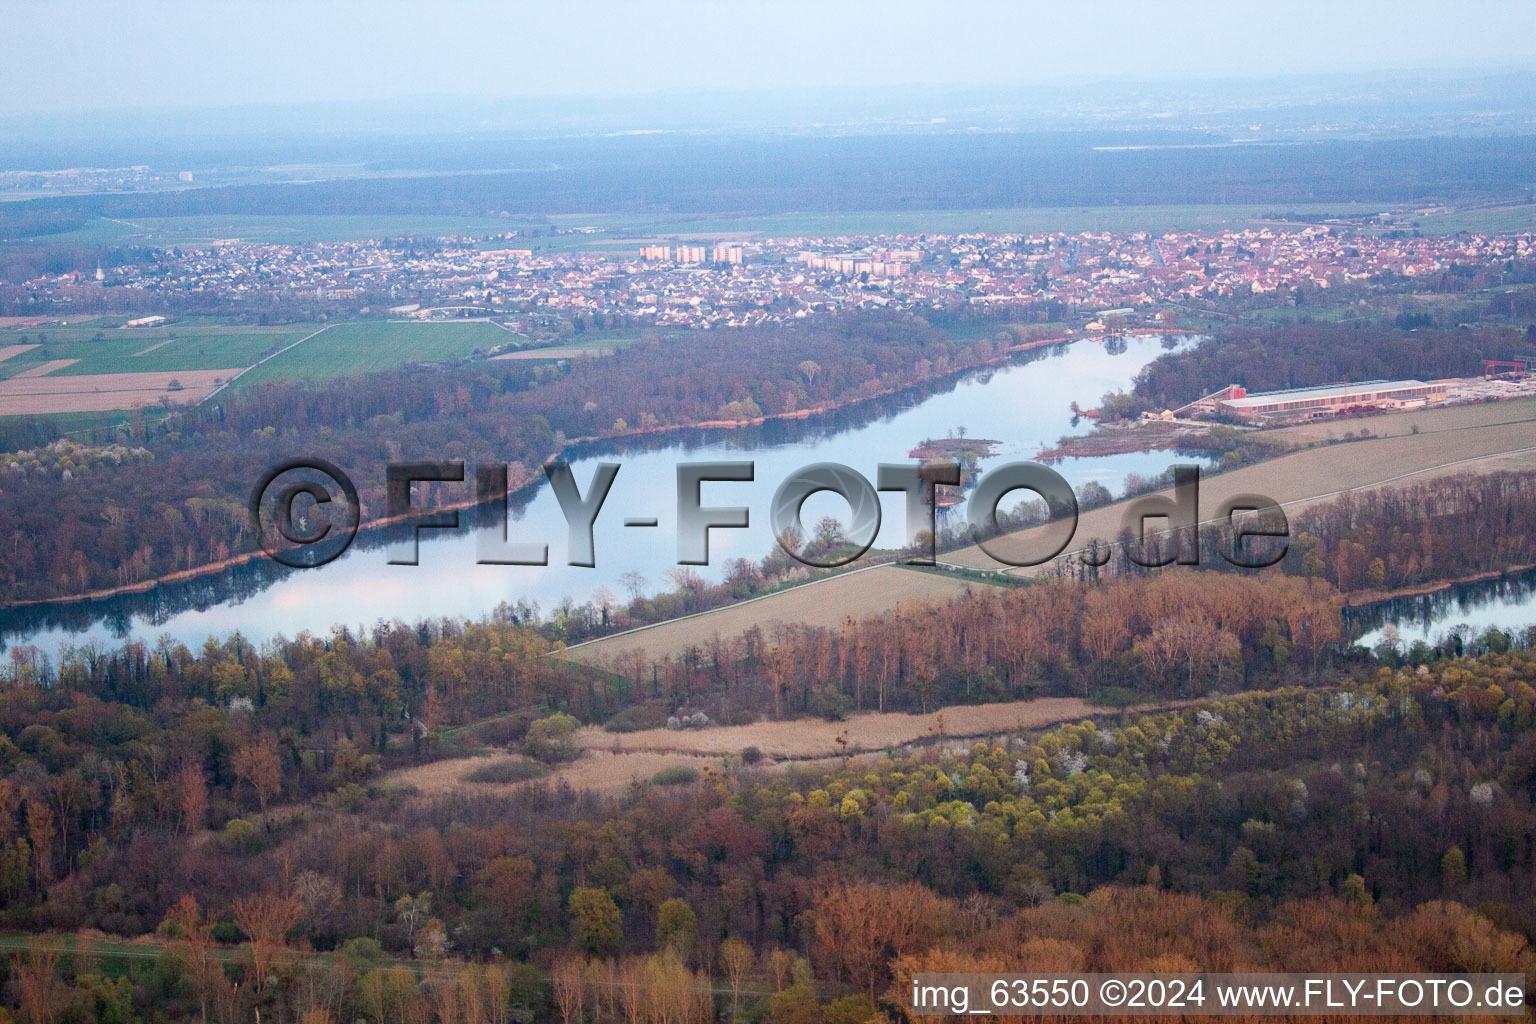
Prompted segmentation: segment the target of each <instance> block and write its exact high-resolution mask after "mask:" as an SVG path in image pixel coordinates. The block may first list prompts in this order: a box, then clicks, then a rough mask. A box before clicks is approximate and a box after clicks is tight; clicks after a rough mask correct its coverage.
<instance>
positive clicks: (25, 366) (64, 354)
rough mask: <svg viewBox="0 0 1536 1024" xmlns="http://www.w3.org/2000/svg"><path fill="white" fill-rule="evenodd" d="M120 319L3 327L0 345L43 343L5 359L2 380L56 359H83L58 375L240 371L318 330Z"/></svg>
mask: <svg viewBox="0 0 1536 1024" xmlns="http://www.w3.org/2000/svg"><path fill="white" fill-rule="evenodd" d="M120 322H121V318H102V319H100V320H98V321H95V322H92V323H90V324H86V325H84V326H81V325H78V324H75V325H71V326H69V327H43V328H34V329H29V330H19V331H17V330H7V331H0V345H17V344H22V343H27V344H37V343H41V344H39V347H37V348H34V349H31V350H30V351H27V352H23V353H21V354H20V355H17V356H12V357H11V358H10V359H6V360H3V361H0V380H4V379H7V378H9V377H13V376H15V375H16V374H18V373H21V372H22V371H24V370H29V369H31V368H32V367H35V366H37V365H39V364H41V363H46V362H50V361H52V360H56V359H78V360H79V362H77V363H75V364H74V365H72V366H66V367H64V368H63V369H60V370H55V371H54V374H53V375H55V376H79V375H82V374H91V373H143V372H155V371H175V370H223V369H234V368H238V367H245V366H250V365H251V364H252V363H254V362H256V361H257V360H258V359H260V358H261V357H262V356H264V355H266V354H267V353H268V352H273V351H276V350H277V349H280V348H282V347H283V346H284V345H287V344H290V343H291V342H294V341H297V340H298V339H299V338H302V337H303V336H304V335H305V334H307V333H309V331H310V330H313V328H306V327H304V326H303V325H299V326H285V327H231V326H222V325H216V324H210V323H205V322H187V323H178V324H172V325H169V326H167V327H157V328H145V329H141V328H123V327H117V326H113V325H114V324H116V323H120ZM151 348H152V349H153V350H152V351H147V352H146V351H145V349H151ZM141 353H142V354H141Z"/></svg>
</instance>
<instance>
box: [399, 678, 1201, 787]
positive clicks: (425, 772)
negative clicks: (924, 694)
mask: <svg viewBox="0 0 1536 1024" xmlns="http://www.w3.org/2000/svg"><path fill="white" fill-rule="evenodd" d="M1188 703H1191V702H1189V701H1179V702H1175V703H1172V704H1165V705H1157V707H1177V706H1182V705H1184V704H1188ZM1149 709H1150V706H1149V707H1148V708H1135V709H1130V710H1149ZM1120 713H1121V712H1120V710H1119V709H1108V708H1102V707H1097V706H1095V705H1092V704H1089V703H1087V702H1086V701H1083V700H1079V699H1078V698H1076V697H1042V698H1039V699H1037V700H1021V701H1010V702H1007V703H999V704H964V705H955V706H952V707H946V708H941V709H939V710H938V711H934V712H930V713H929V714H926V715H908V714H903V713H901V712H886V713H879V712H867V713H864V714H858V715H850V716H848V718H847V719H846V720H845V721H842V722H829V721H826V720H824V719H815V718H806V719H793V720H791V721H784V722H756V723H754V724H752V725H731V726H720V727H716V728H711V729H699V730H686V731H681V732H675V731H672V730H670V729H648V730H644V731H641V732H632V733H611V732H605V731H604V730H603V729H601V728H599V727H597V726H586V727H584V728H583V729H581V730H580V731H579V732H578V733H577V740H578V742H579V743H580V745H581V748H582V750H583V756H582V757H581V758H580V759H579V760H577V761H574V762H572V763H570V764H567V765H563V766H562V767H560V768H559V769H557V770H556V771H554V772H552V773H550V774H549V775H546V776H544V777H543V778H541V779H540V780H538V781H540V782H544V783H549V784H558V783H560V782H565V783H567V784H569V785H570V786H572V787H573V788H575V789H589V790H593V791H596V792H607V793H616V792H622V791H623V790H625V789H627V788H628V787H629V785H630V784H631V783H633V782H640V781H644V780H646V779H649V778H651V777H652V776H654V775H655V774H656V773H657V772H659V771H661V770H662V769H663V768H672V767H677V766H691V767H698V768H702V767H705V766H706V765H707V764H708V763H709V762H710V760H713V759H716V758H720V757H724V756H726V755H731V756H739V755H740V754H741V752H742V751H743V750H745V749H746V748H747V747H756V748H757V749H758V750H760V751H762V752H763V754H764V756H765V757H767V758H769V759H771V760H773V761H778V762H780V763H781V764H789V763H794V762H806V761H812V762H814V761H817V760H820V759H823V758H838V757H842V756H846V755H857V754H859V753H863V752H875V751H883V750H884V749H885V748H887V747H901V746H905V745H907V744H910V743H917V742H921V741H926V740H937V739H954V740H963V739H971V738H975V737H980V736H993V735H997V734H999V733H1008V732H1017V731H1019V730H1024V729H1040V728H1044V727H1046V726H1050V725H1058V724H1060V723H1062V722H1077V721H1081V720H1082V719H1085V718H1094V717H1104V716H1114V715H1118V714H1120ZM516 759H517V757H516V756H514V755H506V754H498V755H493V756H491V757H461V758H454V759H452V760H447V761H437V762H434V763H432V764H427V765H422V766H420V767H417V768H407V769H403V770H401V771H398V772H395V773H394V774H392V775H391V776H389V781H390V782H392V783H395V784H398V785H403V786H413V787H415V788H417V789H419V790H421V791H422V792H427V793H435V792H442V791H444V790H448V789H456V788H460V787H462V788H466V789H472V790H474V789H485V790H493V789H500V788H506V787H507V786H518V785H526V783H516V782H514V783H474V782H466V781H465V779H464V776H466V775H468V774H469V773H470V772H472V771H474V770H475V769H477V768H482V767H484V766H486V765H490V764H495V763H496V762H498V761H511V760H516Z"/></svg>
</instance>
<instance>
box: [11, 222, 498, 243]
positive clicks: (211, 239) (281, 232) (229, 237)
mask: <svg viewBox="0 0 1536 1024" xmlns="http://www.w3.org/2000/svg"><path fill="white" fill-rule="evenodd" d="M517 226H518V225H517V223H516V222H511V223H509V222H508V221H505V220H501V219H493V218H489V217H433V216H417V215H394V214H379V215H376V216H324V215H318V214H317V215H313V216H296V215H271V216H267V215H261V214H214V215H208V216H194V217H137V218H134V219H133V220H131V221H130V220H117V219H109V218H105V217H99V218H97V219H95V220H92V221H90V222H89V223H87V224H86V225H85V226H84V227H82V228H79V229H77V230H75V231H69V232H64V233H61V234H55V235H43V236H39V237H40V239H41V240H44V241H47V242H49V243H53V242H62V243H64V244H69V245H100V244H108V245H117V244H123V243H134V244H138V245H166V246H169V245H191V246H207V245H213V244H215V243H217V242H221V241H243V242H254V243H258V244H276V245H282V244H302V243H306V242H352V241H361V240H366V239H370V238H386V237H389V238H399V237H402V236H416V237H430V238H438V237H442V236H444V235H477V236H484V235H489V234H493V233H500V232H504V231H507V230H510V229H512V228H515V227H517ZM498 244H499V245H514V244H516V243H515V242H500V243H498Z"/></svg>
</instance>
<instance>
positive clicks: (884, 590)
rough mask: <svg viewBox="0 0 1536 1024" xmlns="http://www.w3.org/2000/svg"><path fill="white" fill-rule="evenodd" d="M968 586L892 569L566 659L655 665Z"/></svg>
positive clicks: (614, 639) (621, 637)
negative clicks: (749, 635) (636, 658)
mask: <svg viewBox="0 0 1536 1024" xmlns="http://www.w3.org/2000/svg"><path fill="white" fill-rule="evenodd" d="M970 585H971V584H969V583H967V582H965V581H963V580H958V579H952V578H950V577H947V576H942V575H939V574H936V573H924V572H913V571H912V570H910V569H903V568H901V567H899V566H894V565H882V566H876V567H874V568H870V569H863V570H860V571H858V572H848V573H842V574H841V575H838V576H831V577H828V578H826V579H822V580H818V581H816V582H814V583H809V584H806V585H804V586H799V587H794V588H792V589H790V590H785V591H780V592H779V593H776V594H770V595H768V596H766V597H760V598H756V599H754V600H751V601H744V602H742V603H740V604H733V605H728V606H726V607H724V608H716V609H714V610H712V611H707V612H703V613H700V614H698V615H694V616H690V617H688V618H683V619H673V620H671V621H669V622H662V623H658V624H657V625H654V626H647V627H644V628H642V629H637V630H632V631H630V632H628V633H620V634H618V635H616V636H611V637H604V638H603V639H601V640H594V641H592V642H590V643H585V644H578V645H577V646H575V647H572V648H570V649H569V650H568V651H567V656H568V657H570V658H573V659H575V660H577V661H580V662H583V663H585V664H589V665H605V664H606V665H611V664H614V663H615V661H616V660H617V659H618V658H620V657H622V656H623V655H625V654H628V653H629V652H631V651H639V652H640V653H641V654H643V655H644V656H645V658H646V659H647V660H659V659H661V658H663V657H665V656H666V655H668V654H673V653H676V652H678V651H681V650H684V649H686V648H687V647H690V646H695V645H700V644H703V643H704V642H705V641H706V640H708V639H709V638H710V637H711V636H714V635H715V634H719V635H720V636H721V637H724V638H728V637H734V636H739V635H741V634H742V633H745V632H746V631H747V630H749V629H751V628H752V627H754V626H757V627H760V628H764V629H766V628H768V626H769V625H770V624H771V623H773V622H775V621H783V622H804V623H807V624H809V625H813V626H825V627H827V628H832V627H835V626H837V625H839V624H840V623H841V622H842V621H843V618H844V617H845V616H848V615H865V614H875V613H878V612H881V611H884V610H886V609H888V608H893V607H895V606H896V605H897V604H900V603H901V602H903V601H922V600H927V599H929V598H933V599H936V600H942V599H944V598H950V597H954V596H956V595H957V594H960V593H962V592H963V591H965V590H966V589H967V588H969V587H970Z"/></svg>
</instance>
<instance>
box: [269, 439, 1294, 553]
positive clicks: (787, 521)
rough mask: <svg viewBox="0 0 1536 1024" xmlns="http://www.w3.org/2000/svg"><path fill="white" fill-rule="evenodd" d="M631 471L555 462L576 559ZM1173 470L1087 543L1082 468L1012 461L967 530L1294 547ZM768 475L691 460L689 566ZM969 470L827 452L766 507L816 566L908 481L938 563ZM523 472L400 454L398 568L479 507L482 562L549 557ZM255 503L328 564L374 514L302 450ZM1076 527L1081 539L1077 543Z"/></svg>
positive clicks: (977, 497)
mask: <svg viewBox="0 0 1536 1024" xmlns="http://www.w3.org/2000/svg"><path fill="white" fill-rule="evenodd" d="M621 468H622V466H621V464H620V463H617V462H599V463H597V464H596V465H595V466H594V467H593V470H592V475H591V477H590V479H588V481H587V482H586V484H585V486H583V485H582V484H580V483H579V482H578V481H577V479H576V475H575V473H574V472H573V471H572V469H571V466H570V465H569V464H568V463H565V462H551V463H549V464H548V465H546V466H544V476H545V479H546V481H547V482H548V484H549V487H550V491H551V492H552V493H553V495H554V497H555V500H556V501H557V502H558V503H559V506H560V511H561V514H562V515H563V516H564V519H565V525H566V534H567V537H566V540H567V550H568V556H567V563H566V564H568V565H572V566H579V567H588V568H590V567H595V566H596V565H597V555H598V552H597V544H596V541H595V536H594V528H595V526H596V524H597V521H598V517H599V515H601V514H603V512H604V509H605V508H606V507H607V501H608V497H609V493H610V492H611V490H612V488H613V484H614V481H615V479H617V477H618V475H619V472H620V470H621ZM1171 476H1172V478H1173V482H1172V485H1171V486H1170V487H1169V488H1167V489H1166V490H1165V491H1163V492H1159V493H1154V494H1147V495H1143V496H1141V497H1139V498H1136V499H1134V500H1131V501H1128V502H1125V503H1124V509H1123V512H1122V513H1121V514H1120V515H1119V517H1118V520H1116V521H1115V525H1116V527H1117V528H1116V529H1115V530H1114V531H1112V536H1108V537H1093V538H1089V539H1086V540H1085V539H1083V538H1080V537H1079V536H1078V534H1079V525H1080V521H1081V519H1082V514H1081V512H1080V510H1079V507H1078V500H1077V495H1076V494H1075V493H1074V492H1073V490H1072V487H1071V485H1070V484H1068V483H1067V481H1066V479H1065V478H1063V477H1062V476H1061V474H1060V473H1057V472H1056V471H1055V470H1053V469H1051V468H1050V467H1049V466H1045V465H1041V464H1040V463H1035V462H1010V463H1007V464H1005V465H1001V466H997V467H994V468H992V469H990V470H988V471H987V472H986V473H984V474H982V475H980V476H979V477H977V479H976V480H975V485H974V487H972V488H971V489H970V493H969V495H968V496H967V497H966V498H965V501H964V504H965V508H964V529H963V530H962V531H961V534H960V535H961V537H962V538H963V539H964V540H965V541H966V542H969V543H974V544H976V545H977V546H978V547H980V548H981V550H982V551H984V552H985V553H986V554H987V555H988V556H989V557H990V558H992V559H993V560H995V561H996V562H998V563H1000V564H1001V565H1003V566H1013V567H1025V566H1034V565H1041V564H1043V563H1046V562H1049V561H1051V560H1053V559H1055V558H1057V557H1059V556H1061V555H1062V554H1063V553H1065V552H1068V550H1069V548H1071V549H1072V551H1073V553H1074V554H1075V557H1077V558H1078V559H1079V560H1081V561H1082V562H1083V563H1084V564H1086V565H1090V566H1102V565H1104V564H1106V563H1107V562H1108V561H1109V559H1110V557H1111V556H1112V553H1113V552H1114V550H1116V549H1117V548H1118V549H1120V550H1123V551H1124V552H1125V555H1126V557H1127V558H1129V559H1130V560H1131V561H1133V562H1135V563H1136V564H1138V565H1142V566H1147V567H1155V566H1161V565H1168V564H1174V563H1176V564H1180V565H1198V564H1199V562H1200V558H1201V547H1202V541H1201V533H1200V527H1202V526H1205V525H1213V524H1214V525H1217V526H1219V527H1221V528H1222V529H1221V530H1220V536H1221V541H1220V543H1219V546H1218V553H1219V554H1220V556H1221V557H1222V558H1224V559H1225V560H1226V561H1228V562H1229V563H1231V564H1232V565H1234V566H1239V567H1242V568H1250V569H1257V568H1264V567H1267V566H1270V565H1274V564H1275V563H1276V562H1278V561H1280V559H1282V558H1283V557H1284V556H1285V552H1286V545H1287V539H1288V538H1289V535H1290V524H1289V521H1288V520H1287V519H1286V516H1285V512H1284V510H1283V509H1281V507H1280V506H1279V504H1278V503H1276V502H1275V501H1274V500H1273V499H1271V498H1268V497H1266V496H1264V495H1261V494H1235V495H1230V496H1228V497H1226V498H1225V499H1223V500H1222V501H1221V502H1220V503H1219V505H1218V506H1217V507H1216V509H1215V510H1214V514H1213V515H1212V516H1211V517H1209V518H1206V519H1202V518H1201V510H1200V469H1199V467H1198V466H1193V465H1176V466H1173V467H1172V469H1171ZM754 480H756V465H755V463H754V462H752V461H751V460H737V461H715V462H681V463H678V464H677V466H676V504H675V506H674V508H673V509H672V511H673V513H674V519H675V522H676V550H677V564H679V565H690V566H694V565H708V564H710V558H709V543H710V534H711V531H714V530H733V529H746V528H747V527H748V526H749V525H750V524H751V522H752V509H751V508H750V507H749V506H746V505H726V504H710V505H706V504H704V501H703V496H702V489H703V485H704V484H706V483H710V484H717V485H728V484H732V483H736V484H741V483H750V482H753V481H754ZM960 481H961V469H960V465H959V464H958V463H955V462H926V463H880V464H878V466H877V470H876V474H875V480H874V482H873V483H872V482H871V481H870V479H869V478H868V477H867V476H865V475H864V474H862V473H860V472H859V471H858V470H856V469H854V468H852V467H850V466H845V465H841V464H838V463H830V462H819V463H814V464H812V465H808V466H805V467H802V468H800V469H798V470H796V471H794V472H793V473H791V474H790V475H789V476H788V477H786V478H785V479H784V480H783V481H782V482H781V483H780V484H779V486H778V488H777V489H776V490H775V492H774V494H773V499H772V501H771V502H769V504H768V507H767V510H766V511H767V515H768V522H769V525H770V527H771V528H772V531H773V536H774V538H775V539H776V540H777V542H778V543H779V545H780V546H781V547H782V548H783V549H784V551H785V552H786V553H787V554H788V555H790V556H791V557H793V558H795V559H796V560H798V561H800V562H802V563H804V564H806V565H810V566H814V567H817V568H835V567H837V566H842V565H847V564H848V563H850V562H853V561H855V560H856V559H858V558H860V557H862V556H863V555H864V554H865V553H866V552H868V551H869V549H870V548H871V547H873V546H874V543H875V539H876V537H877V536H878V534H879V532H880V526H881V521H882V511H881V502H880V492H882V491H884V492H896V493H900V494H902V495H904V498H905V501H904V505H903V515H904V524H903V525H904V530H903V544H904V551H905V553H906V554H907V556H908V557H907V558H906V561H908V562H910V563H912V564H917V565H932V564H934V562H935V560H936V558H937V554H936V551H937V544H938V540H937V538H938V531H937V529H936V528H935V525H936V518H937V512H936V509H937V506H938V503H937V501H936V496H937V492H938V488H939V487H940V486H947V487H950V488H953V487H956V486H958V485H959V484H960ZM508 484H509V474H508V468H507V467H506V466H505V465H500V464H492V465H482V466H476V467H475V468H474V471H473V474H471V473H470V472H469V468H468V466H467V465H466V464H465V463H464V462H463V461H445V462H402V463H391V464H389V465H388V466H387V467H386V469H385V474H384V497H385V516H384V518H383V519H382V520H375V521H374V522H372V523H370V524H368V525H370V526H387V525H399V526H405V527H407V529H406V530H405V536H404V537H403V539H401V540H399V541H398V542H396V543H394V544H392V545H391V547H390V552H389V562H390V564H392V565H418V564H420V543H419V542H420V538H421V533H422V531H424V530H438V531H441V530H458V529H460V528H462V527H463V526H464V525H465V520H466V519H467V518H470V517H471V516H472V518H473V525H474V528H475V530H476V559H475V560H476V561H477V562H478V563H480V564H482V565H518V566H541V565H549V564H550V562H549V542H550V540H551V538H549V537H539V536H521V535H519V534H518V532H517V531H516V530H514V526H513V522H512V520H511V517H510V515H509V510H508V507H509V501H508ZM418 485H427V486H426V487H424V488H418ZM419 491H425V492H426V493H427V494H428V496H429V498H430V500H426V501H423V500H419V499H421V497H422V494H421V493H419ZM822 492H829V493H832V494H836V495H838V496H839V497H841V498H842V500H843V501H844V502H846V503H847V505H848V515H847V517H846V518H845V519H844V520H843V526H842V528H841V529H840V531H839V542H838V543H837V544H836V545H835V546H834V547H832V548H831V549H828V548H827V547H826V546H825V545H822V546H818V545H815V544H812V543H810V541H809V539H808V538H810V537H811V536H812V532H811V531H808V530H807V529H806V526H805V524H804V522H803V521H802V512H803V510H804V506H805V503H806V501H807V499H809V498H810V497H811V496H812V495H816V494H820V493H822ZM1020 492H1027V494H1021V493H1020ZM1029 495H1033V497H1034V498H1035V499H1037V500H1038V502H1040V503H1043V514H1042V515H1041V516H1040V517H1039V520H1040V521H1039V522H1038V523H1037V524H1036V525H1034V526H1033V527H1032V528H1029V529H1019V530H1015V531H1014V532H1011V533H1010V532H1007V528H1006V524H1005V523H1004V522H1003V520H1002V519H1000V513H999V509H1000V508H1001V507H1002V505H1003V502H1004V499H1005V498H1008V497H1010V496H1012V497H1013V498H1014V500H1015V502H1017V501H1018V500H1022V499H1024V498H1027V497H1028V496H1029ZM636 511H637V513H638V514H634V515H628V514H626V515H624V516H623V524H624V527H625V528H626V529H638V530H645V529H656V528H659V526H660V524H661V518H660V516H658V515H657V514H656V510H655V509H646V510H636ZM249 513H250V518H251V525H252V528H253V529H254V530H255V532H256V534H257V536H258V538H260V542H261V546H262V548H263V550H264V551H266V553H267V554H268V555H270V556H271V557H272V558H273V559H275V560H277V561H279V562H281V563H282V564H284V565H288V566H292V567H294V568H315V567H318V566H321V565H325V564H327V563H328V562H332V561H334V560H335V559H337V558H339V557H340V556H341V555H342V554H343V553H344V552H345V551H346V550H347V547H348V546H349V545H350V544H351V542H352V539H353V537H355V536H356V534H357V532H358V530H359V529H360V528H361V526H362V525H363V523H362V518H361V503H360V500H359V497H358V491H357V487H356V486H355V485H354V484H353V482H352V480H351V478H350V477H349V476H348V475H347V474H346V473H345V472H344V471H343V470H341V469H340V468H339V467H337V466H336V465H334V464H332V463H330V462H327V461H326V460H323V459H305V458H298V459H290V460H288V461H285V462H283V463H280V464H278V465H276V466H274V467H272V468H271V469H269V470H268V471H267V472H266V473H265V474H263V475H262V477H261V479H260V480H259V481H258V482H257V484H256V486H255V487H254V488H253V490H252V492H251V497H250V503H249ZM466 513H468V514H469V515H466ZM610 514H611V515H617V514H618V513H610ZM1170 538H1171V540H1170ZM1074 540H1076V541H1078V547H1076V548H1072V545H1073V542H1074Z"/></svg>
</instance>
